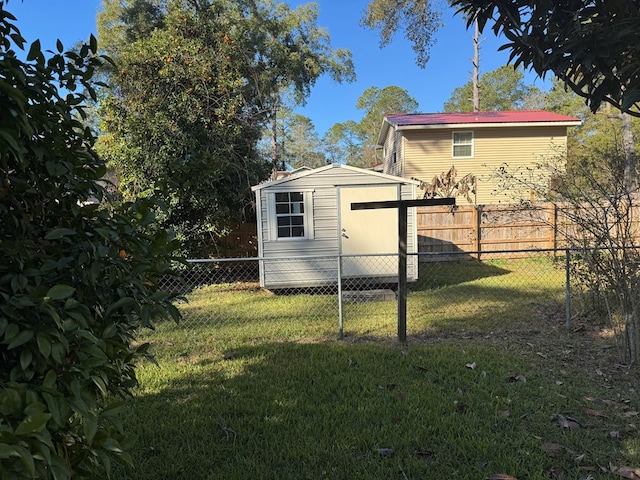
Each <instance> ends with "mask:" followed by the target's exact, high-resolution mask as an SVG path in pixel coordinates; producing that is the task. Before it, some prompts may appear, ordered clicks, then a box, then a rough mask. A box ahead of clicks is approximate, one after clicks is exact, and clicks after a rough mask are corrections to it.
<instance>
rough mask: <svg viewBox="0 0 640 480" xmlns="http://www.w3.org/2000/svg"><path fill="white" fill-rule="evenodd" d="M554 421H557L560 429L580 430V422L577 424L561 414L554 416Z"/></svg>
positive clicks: (573, 419)
mask: <svg viewBox="0 0 640 480" xmlns="http://www.w3.org/2000/svg"><path fill="white" fill-rule="evenodd" d="M555 419H556V420H557V421H558V424H559V425H560V426H561V427H562V428H567V429H569V430H575V429H578V428H580V422H578V421H577V420H576V419H575V418H571V417H567V416H565V415H562V414H561V413H558V414H556V416H555Z"/></svg>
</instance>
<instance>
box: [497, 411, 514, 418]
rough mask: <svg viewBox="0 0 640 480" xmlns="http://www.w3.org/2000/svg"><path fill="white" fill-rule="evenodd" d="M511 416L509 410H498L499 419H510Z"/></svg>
mask: <svg viewBox="0 0 640 480" xmlns="http://www.w3.org/2000/svg"><path fill="white" fill-rule="evenodd" d="M509 415H511V412H510V411H509V410H498V416H499V417H503V418H504V417H508V416H509Z"/></svg>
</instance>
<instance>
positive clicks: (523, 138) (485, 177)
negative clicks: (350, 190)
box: [383, 126, 567, 204]
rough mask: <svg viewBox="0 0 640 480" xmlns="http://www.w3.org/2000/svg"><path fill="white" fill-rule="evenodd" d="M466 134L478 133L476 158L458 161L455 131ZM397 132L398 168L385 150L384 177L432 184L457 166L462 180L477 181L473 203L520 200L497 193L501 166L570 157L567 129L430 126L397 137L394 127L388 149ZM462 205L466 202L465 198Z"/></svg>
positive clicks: (474, 149)
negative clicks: (469, 176)
mask: <svg viewBox="0 0 640 480" xmlns="http://www.w3.org/2000/svg"><path fill="white" fill-rule="evenodd" d="M462 131H464V132H468V131H471V132H473V155H472V157H469V158H454V157H453V151H452V150H453V149H452V145H453V132H462ZM396 134H397V135H398V136H400V137H401V138H402V140H396V145H398V144H402V148H401V153H402V156H401V157H400V158H397V160H396V164H395V165H394V164H393V161H392V157H391V149H385V153H386V155H385V157H384V170H383V171H384V172H385V173H390V172H394V174H395V175H398V176H403V177H405V178H416V179H419V180H422V181H424V182H426V183H430V182H431V180H432V178H433V177H434V176H435V175H439V174H441V173H442V172H447V171H448V170H449V169H450V168H451V166H452V165H454V166H455V167H456V169H457V171H458V174H457V178H462V177H463V176H464V175H466V174H468V173H472V174H474V175H475V176H476V177H477V179H478V189H477V195H476V198H475V202H471V203H476V204H495V203H500V202H502V203H505V202H506V203H510V202H513V201H516V200H519V198H517V197H514V196H513V195H509V194H508V193H504V192H495V190H496V189H497V188H499V181H498V179H497V177H496V176H495V171H496V170H497V169H498V168H499V167H501V166H503V165H506V166H507V167H508V169H509V171H515V170H516V169H517V168H519V167H522V166H533V165H535V164H536V163H538V162H540V161H541V160H542V159H543V158H545V157H550V156H558V155H565V154H566V150H567V127H566V126H517V127H505V126H501V127H476V128H472V127H465V128H442V129H438V128H431V129H415V130H399V131H398V132H397V133H395V129H394V128H389V130H388V132H387V137H386V139H385V145H386V143H387V142H391V141H392V138H393V136H394V135H396ZM396 172H397V173H396ZM418 194H420V192H418ZM528 199H529V198H527V200H528ZM472 200H473V199H472ZM457 201H458V202H459V203H461V204H464V203H467V201H466V200H465V199H464V198H462V197H460V198H458V199H457Z"/></svg>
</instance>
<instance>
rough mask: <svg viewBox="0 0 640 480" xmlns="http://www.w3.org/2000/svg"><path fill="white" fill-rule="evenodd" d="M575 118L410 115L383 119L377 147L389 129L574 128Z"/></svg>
mask: <svg viewBox="0 0 640 480" xmlns="http://www.w3.org/2000/svg"><path fill="white" fill-rule="evenodd" d="M581 123H582V121H581V120H580V119H579V118H575V117H569V116H567V115H561V114H559V113H554V112H547V111H544V110H518V111H498V112H458V113H410V114H393V115H385V117H384V120H383V122H382V130H381V132H380V136H379V137H378V145H382V143H383V142H384V139H385V137H386V135H387V131H388V130H389V128H391V127H394V128H395V129H397V130H421V129H425V130H426V129H452V128H485V127H522V126H529V127H535V126H552V125H555V126H565V127H572V126H578V125H580V124H581Z"/></svg>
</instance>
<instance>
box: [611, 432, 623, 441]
mask: <svg viewBox="0 0 640 480" xmlns="http://www.w3.org/2000/svg"><path fill="white" fill-rule="evenodd" d="M609 438H611V439H613V440H620V439H621V438H622V434H621V433H620V432H619V431H618V430H613V431H611V432H609Z"/></svg>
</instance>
